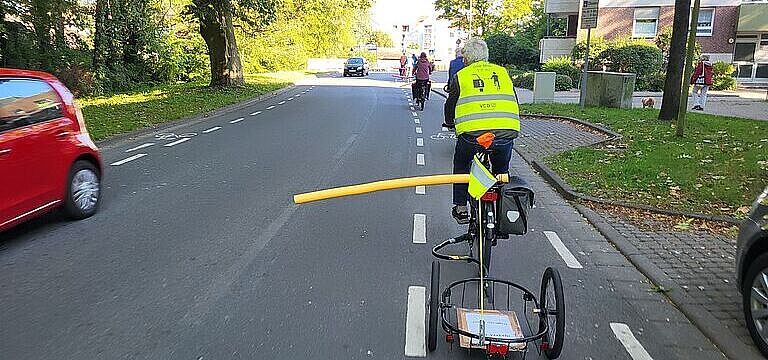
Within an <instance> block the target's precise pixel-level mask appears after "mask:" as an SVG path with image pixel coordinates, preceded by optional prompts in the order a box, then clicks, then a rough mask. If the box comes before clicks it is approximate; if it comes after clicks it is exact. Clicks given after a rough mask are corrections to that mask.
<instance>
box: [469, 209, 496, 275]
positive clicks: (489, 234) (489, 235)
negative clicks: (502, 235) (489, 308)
mask: <svg viewBox="0 0 768 360" xmlns="http://www.w3.org/2000/svg"><path fill="white" fill-rule="evenodd" d="M480 206H481V209H482V211H481V214H480V215H482V216H481V219H482V220H479V219H478V220H476V221H477V224H476V226H477V227H478V230H479V227H481V226H482V233H483V241H482V243H483V259H482V263H483V268H484V269H483V276H485V277H488V271H489V270H490V269H491V248H492V247H493V241H494V240H495V239H496V228H495V227H493V228H490V229H489V228H488V226H487V224H488V223H489V222H490V223H492V224H495V219H494V218H493V216H494V215H495V214H496V211H495V209H494V204H493V202H490V201H483V202H481V204H480ZM474 211H477V210H474ZM489 213H490V214H494V215H491V216H489V215H488V214H489ZM472 255H474V256H475V258H477V259H478V260H480V241H479V239H475V241H473V242H472ZM477 275H478V276H480V265H478V266H477Z"/></svg>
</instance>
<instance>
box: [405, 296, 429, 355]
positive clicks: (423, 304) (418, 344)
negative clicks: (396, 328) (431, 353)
mask: <svg viewBox="0 0 768 360" xmlns="http://www.w3.org/2000/svg"><path fill="white" fill-rule="evenodd" d="M426 316H427V288H426V287H424V286H409V287H408V310H407V311H406V314H405V356H409V357H426V356H427V344H426V338H427V333H426V326H425V325H424V321H425V319H426Z"/></svg>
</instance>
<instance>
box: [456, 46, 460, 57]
mask: <svg viewBox="0 0 768 360" xmlns="http://www.w3.org/2000/svg"><path fill="white" fill-rule="evenodd" d="M460 57H461V48H457V49H456V58H457V59H458V58H460Z"/></svg>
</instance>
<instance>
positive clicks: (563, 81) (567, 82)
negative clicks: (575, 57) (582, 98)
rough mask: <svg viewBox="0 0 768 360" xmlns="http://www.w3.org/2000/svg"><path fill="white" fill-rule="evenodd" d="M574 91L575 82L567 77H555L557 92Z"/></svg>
mask: <svg viewBox="0 0 768 360" xmlns="http://www.w3.org/2000/svg"><path fill="white" fill-rule="evenodd" d="M571 89H573V80H571V77H570V76H567V75H560V74H558V75H555V91H568V90H571Z"/></svg>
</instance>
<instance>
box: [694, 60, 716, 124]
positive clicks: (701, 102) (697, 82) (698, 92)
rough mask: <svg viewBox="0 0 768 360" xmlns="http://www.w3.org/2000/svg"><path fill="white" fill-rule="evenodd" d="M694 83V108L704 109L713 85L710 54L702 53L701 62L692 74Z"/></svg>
mask: <svg viewBox="0 0 768 360" xmlns="http://www.w3.org/2000/svg"><path fill="white" fill-rule="evenodd" d="M691 85H693V110H704V107H705V106H707V91H709V87H710V86H712V63H711V62H709V55H701V59H700V60H699V63H698V64H696V68H695V69H694V70H693V75H692V76H691Z"/></svg>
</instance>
